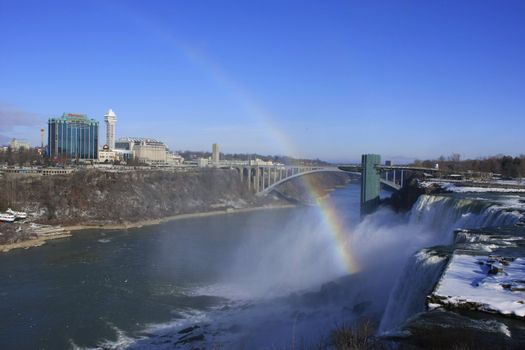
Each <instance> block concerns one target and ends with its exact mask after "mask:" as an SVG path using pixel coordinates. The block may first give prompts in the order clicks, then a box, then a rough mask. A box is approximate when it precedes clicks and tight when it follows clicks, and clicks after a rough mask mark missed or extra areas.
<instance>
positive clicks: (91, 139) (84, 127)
mask: <svg viewBox="0 0 525 350" xmlns="http://www.w3.org/2000/svg"><path fill="white" fill-rule="evenodd" d="M48 145H49V155H50V157H51V158H68V159H97V158H98V121H96V120H95V119H89V118H88V116H87V115H85V114H73V113H64V114H63V115H62V116H61V117H59V118H51V119H49V121H48Z"/></svg>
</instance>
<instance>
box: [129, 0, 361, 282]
mask: <svg viewBox="0 0 525 350" xmlns="http://www.w3.org/2000/svg"><path fill="white" fill-rule="evenodd" d="M126 10H127V11H126V12H127V14H128V16H129V17H130V18H131V19H132V20H134V22H136V24H138V25H141V26H142V27H144V29H145V30H147V31H149V32H151V33H153V34H154V35H157V36H158V37H161V38H162V39H163V40H164V41H165V43H166V44H168V45H170V46H173V47H174V48H175V49H177V50H178V51H179V52H181V53H182V54H183V55H184V56H185V57H186V58H187V59H188V60H189V61H190V62H192V63H193V64H195V65H197V66H199V67H201V68H202V69H203V70H204V71H205V72H207V74H209V76H210V77H211V78H212V79H214V80H215V81H216V82H217V83H218V84H219V85H220V86H222V87H224V88H225V89H227V90H228V91H229V92H230V93H231V94H232V96H234V97H235V100H236V101H238V103H239V104H240V105H241V106H242V107H243V108H244V109H245V111H246V114H247V115H248V116H251V117H252V118H253V119H254V121H255V122H256V123H257V124H258V127H260V128H261V130H262V132H264V133H266V134H267V135H271V136H270V139H271V142H273V143H276V144H278V146H279V148H280V149H281V150H282V153H283V154H286V155H290V156H292V157H296V158H300V155H299V153H298V152H297V151H296V148H295V146H294V145H293V143H292V142H291V140H290V139H289V137H287V135H286V134H285V133H284V132H283V131H282V130H281V128H279V127H278V126H277V124H276V123H275V122H274V120H275V119H276V118H273V116H272V115H271V113H269V112H268V111H267V110H266V109H264V108H263V107H262V105H261V104H260V103H258V101H257V100H256V99H255V98H254V97H253V96H252V95H250V94H249V93H248V91H247V89H245V88H243V87H241V86H240V85H239V84H238V83H236V82H235V81H234V80H233V79H232V78H230V77H229V75H228V74H226V72H225V71H224V69H222V68H221V67H220V66H219V64H217V63H216V62H214V61H212V60H211V59H210V58H209V57H208V56H206V55H205V54H204V53H202V52H200V51H198V50H196V49H195V48H193V47H191V46H190V45H187V44H186V43H183V42H182V41H181V40H179V39H177V38H176V37H175V36H174V35H173V34H172V33H170V32H169V31H168V30H165V29H164V28H162V26H161V25H160V24H159V23H158V22H156V21H153V20H150V19H148V18H145V17H144V15H143V14H139V13H137V12H136V11H133V10H132V9H131V8H128V9H126ZM299 178H300V179H301V180H302V181H303V183H304V185H305V188H306V189H307V191H308V194H309V196H310V199H311V201H312V202H317V204H318V206H317V208H318V209H319V212H320V214H321V217H322V218H323V223H324V225H325V227H326V228H327V230H326V231H327V232H330V234H331V236H332V237H333V241H334V244H335V245H336V247H337V252H338V255H339V257H340V262H341V264H342V265H343V266H344V268H345V270H346V271H347V272H348V273H349V274H352V273H356V272H358V271H359V267H358V264H357V262H356V261H355V259H354V257H353V254H352V251H351V249H350V247H349V242H348V230H347V229H346V228H345V224H344V222H343V220H342V219H341V217H340V215H339V214H338V211H337V209H336V208H335V206H334V203H333V201H332V200H331V199H330V197H329V196H325V197H323V196H322V193H320V191H319V189H318V188H317V187H316V186H315V184H314V183H313V181H312V180H311V177H309V176H301V177H299ZM323 231H324V230H323Z"/></svg>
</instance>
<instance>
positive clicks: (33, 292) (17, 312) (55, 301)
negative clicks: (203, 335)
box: [0, 185, 359, 349]
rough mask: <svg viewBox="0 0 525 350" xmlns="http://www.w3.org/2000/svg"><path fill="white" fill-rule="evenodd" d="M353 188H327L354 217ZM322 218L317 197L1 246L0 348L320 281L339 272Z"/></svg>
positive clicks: (108, 332)
mask: <svg viewBox="0 0 525 350" xmlns="http://www.w3.org/2000/svg"><path fill="white" fill-rule="evenodd" d="M358 197H359V187H358V186H357V185H351V186H348V187H347V188H345V189H340V190H337V191H335V192H333V193H332V195H331V198H332V200H333V203H334V204H335V207H337V208H338V212H339V214H338V216H339V217H340V219H341V220H343V221H355V220H357V218H358ZM323 220H324V217H323V213H322V211H320V210H319V208H317V207H297V208H287V209H272V210H261V211H254V212H246V213H235V214H227V215H221V216H210V217H200V218H191V219H183V220H176V221H172V222H169V223H165V224H161V225H157V226H149V227H144V228H138V229H130V230H120V231H102V230H89V231H81V232H76V233H75V234H74V235H73V236H72V237H71V238H67V239H64V240H60V241H50V242H49V243H48V244H47V245H45V246H42V247H39V248H35V249H29V250H17V251H13V252H10V253H8V254H3V255H1V256H0V281H1V284H0V315H1V317H0V348H2V349H35V348H46V349H62V348H72V347H97V346H102V345H104V346H124V345H129V344H131V343H133V340H132V339H135V338H136V337H140V336H141V335H143V334H144V332H145V330H148V331H150V330H151V329H152V328H155V325H164V324H176V323H177V321H180V322H184V321H185V320H189V319H190V318H192V317H202V315H206V313H207V312H209V311H210V310H216V309H217V308H220V307H224V306H225V305H228V303H229V302H231V300H248V299H250V300H252V299H261V298H266V297H268V296H269V297H278V296H280V295H285V294H287V293H289V292H293V291H294V290H302V289H305V288H310V287H315V286H319V285H320V284H322V283H323V282H326V281H329V280H331V279H334V278H337V277H339V276H342V275H344V274H345V270H344V269H343V268H342V266H341V264H340V262H338V261H337V259H338V258H337V256H336V254H337V252H336V251H337V249H338V247H337V246H336V242H334V240H333V237H330V236H329V232H326V231H327V230H326V228H324V227H323ZM323 231H325V232H323ZM112 344H113V345H112Z"/></svg>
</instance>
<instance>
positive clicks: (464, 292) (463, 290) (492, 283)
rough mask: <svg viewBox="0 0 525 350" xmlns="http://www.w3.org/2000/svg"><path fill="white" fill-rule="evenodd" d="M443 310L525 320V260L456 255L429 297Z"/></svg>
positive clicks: (432, 302) (493, 256)
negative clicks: (471, 311) (482, 313)
mask: <svg viewBox="0 0 525 350" xmlns="http://www.w3.org/2000/svg"><path fill="white" fill-rule="evenodd" d="M441 306H443V307H445V308H458V309H467V310H478V311H485V312H491V313H498V314H502V315H509V316H515V317H520V318H525V259H524V258H513V257H502V256H499V255H489V256H479V255H467V254H454V255H453V256H452V259H451V261H450V263H449V265H448V267H447V268H446V270H445V273H444V274H443V276H442V278H441V280H440V281H439V283H438V285H437V287H436V289H435V290H434V292H433V293H432V294H431V295H430V297H429V307H430V308H437V307H441Z"/></svg>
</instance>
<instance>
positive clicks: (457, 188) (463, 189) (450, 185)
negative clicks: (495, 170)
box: [419, 180, 525, 193]
mask: <svg viewBox="0 0 525 350" xmlns="http://www.w3.org/2000/svg"><path fill="white" fill-rule="evenodd" d="M456 182H458V183H460V182H461V181H456ZM508 182H509V183H502V182H499V181H495V182H493V184H494V185H500V186H501V185H514V186H516V185H523V183H517V182H516V183H511V181H508ZM419 185H420V186H421V187H423V188H427V187H429V186H432V185H438V186H440V187H441V188H443V189H444V190H447V191H451V192H458V193H467V192H479V193H483V192H490V193H525V188H516V187H514V188H505V187H489V186H488V185H490V183H489V182H487V186H486V187H485V186H483V187H482V186H461V185H458V184H456V183H455V182H454V181H438V180H431V181H421V182H420V183H419Z"/></svg>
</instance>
